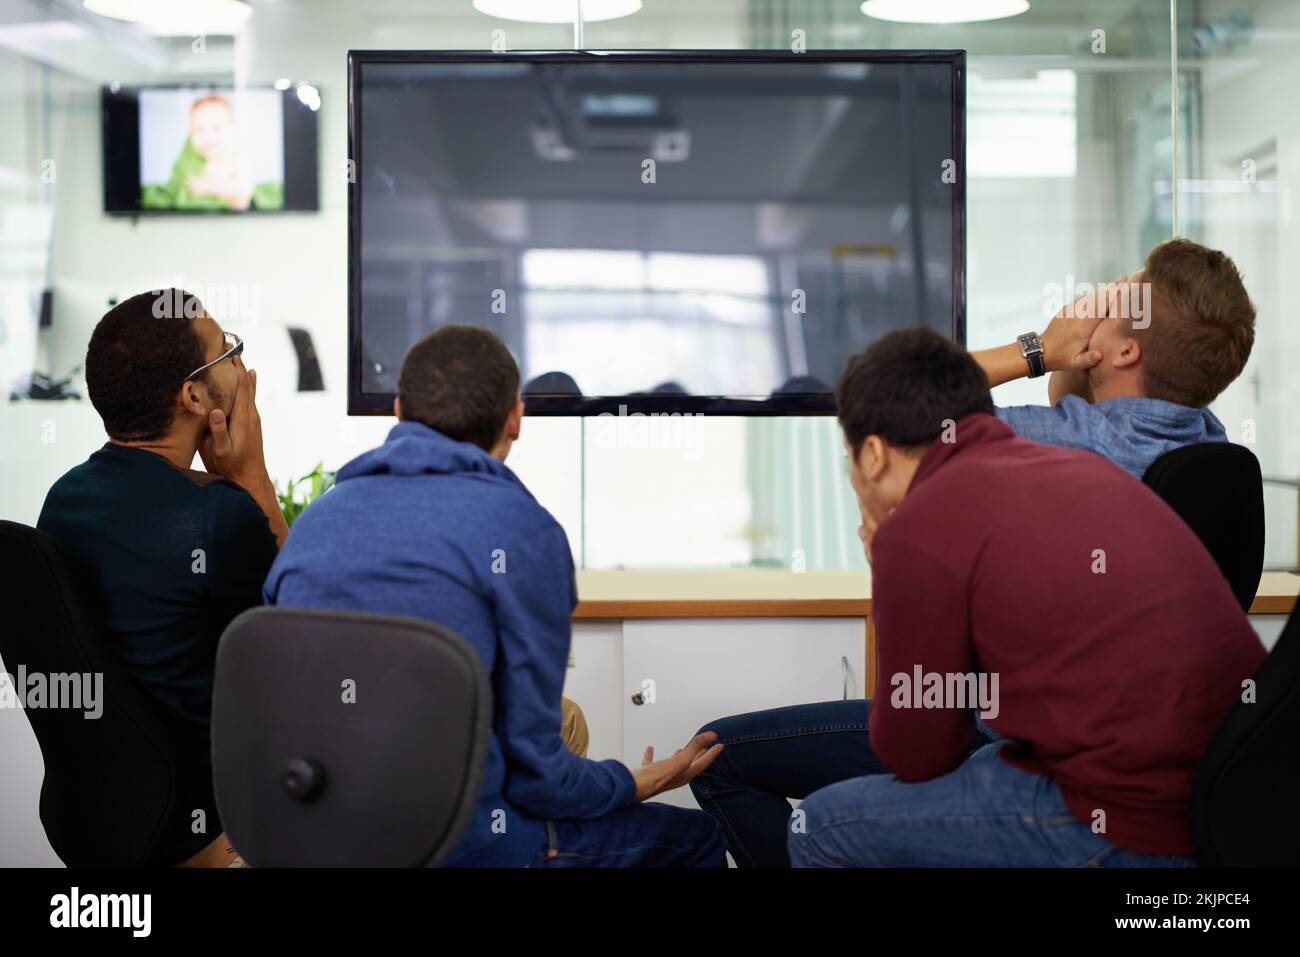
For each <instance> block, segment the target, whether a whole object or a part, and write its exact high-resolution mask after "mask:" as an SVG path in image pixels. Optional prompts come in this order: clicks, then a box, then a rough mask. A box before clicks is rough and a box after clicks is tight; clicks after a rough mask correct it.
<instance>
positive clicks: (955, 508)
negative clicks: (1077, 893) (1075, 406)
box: [788, 329, 1264, 866]
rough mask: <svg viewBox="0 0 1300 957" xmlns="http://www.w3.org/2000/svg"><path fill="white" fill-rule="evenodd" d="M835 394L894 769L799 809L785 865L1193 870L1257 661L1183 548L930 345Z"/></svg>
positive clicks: (866, 369) (1100, 466)
mask: <svg viewBox="0 0 1300 957" xmlns="http://www.w3.org/2000/svg"><path fill="white" fill-rule="evenodd" d="M837 400H838V405H839V419H840V424H841V426H842V428H843V430H844V439H845V446H846V448H847V450H848V453H849V458H850V468H849V471H850V478H851V481H852V483H853V487H854V490H855V491H856V492H857V495H858V500H859V503H860V506H861V513H862V522H863V525H862V528H861V530H860V534H861V536H862V539H863V543H864V546H865V548H866V551H867V558H868V561H870V562H871V565H872V570H873V600H874V608H875V614H876V622H877V635H878V655H879V670H878V673H879V675H880V678H879V679H878V680H879V687H878V689H877V695H876V697H875V699H874V700H873V701H872V704H871V715H870V724H871V743H872V746H873V748H874V750H875V752H876V755H877V757H878V758H879V759H880V761H881V762H882V763H883V765H884V766H885V768H887V769H888V770H889V771H891V772H893V773H892V774H868V775H864V776H859V777H855V778H850V779H847V780H843V781H840V782H839V783H836V784H832V785H830V786H828V787H824V788H822V789H820V790H818V791H815V792H814V793H812V794H811V795H809V796H808V798H807V800H806V801H805V802H804V804H803V806H802V807H801V808H800V810H799V811H796V812H795V815H794V817H795V820H794V822H793V825H792V827H791V829H790V836H789V842H788V847H789V853H790V858H791V861H792V862H793V863H794V864H795V865H796V866H1082V865H1088V864H1103V863H1104V864H1105V865H1106V866H1124V865H1128V866H1170V865H1172V866H1179V865H1190V864H1191V863H1193V861H1192V855H1193V854H1194V850H1195V849H1194V846H1193V843H1192V835H1191V829H1190V824H1189V820H1188V802H1189V797H1190V794H1191V788H1192V781H1193V778H1194V776H1195V773H1196V768H1197V765H1198V763H1199V761H1200V758H1201V755H1202V754H1203V753H1204V751H1205V748H1206V746H1207V744H1208V743H1209V740H1210V738H1211V736H1212V735H1213V734H1214V732H1215V730H1216V728H1217V727H1218V725H1219V723H1220V722H1221V721H1222V720H1223V718H1224V717H1225V716H1226V714H1227V713H1228V710H1229V709H1230V708H1231V707H1232V705H1233V704H1234V703H1235V701H1236V700H1237V699H1238V697H1239V696H1240V695H1241V694H1242V693H1243V683H1244V682H1245V681H1246V679H1248V678H1250V677H1251V676H1252V675H1253V674H1254V672H1255V670H1256V669H1257V668H1258V667H1259V665H1260V663H1261V662H1262V661H1263V659H1264V648H1263V646H1262V645H1261V643H1260V641H1259V639H1258V638H1257V637H1256V635H1255V633H1254V631H1253V630H1252V629H1251V627H1250V625H1249V623H1248V622H1247V620H1246V618H1245V616H1244V615H1243V614H1242V611H1241V609H1240V607H1239V606H1238V605H1237V603H1236V601H1235V599H1234V598H1233V596H1232V592H1231V590H1230V589H1229V587H1228V585H1227V583H1226V582H1225V580H1224V578H1223V576H1222V574H1220V572H1219V570H1218V568H1217V566H1216V565H1215V563H1214V560H1213V559H1212V558H1211V557H1210V556H1209V554H1207V553H1206V551H1205V549H1204V548H1203V547H1202V545H1201V544H1200V542H1199V541H1198V540H1197V538H1196V536H1195V534H1194V533H1193V532H1192V531H1191V530H1190V529H1189V528H1188V527H1187V526H1186V525H1185V524H1184V523H1183V521H1182V520H1181V519H1180V518H1179V517H1178V516H1177V515H1176V514H1174V512H1173V511H1171V510H1170V509H1169V508H1168V506H1166V505H1165V504H1164V502H1162V501H1161V500H1160V498H1159V497H1158V496H1156V494H1155V493H1154V492H1152V491H1151V490H1150V489H1149V488H1147V487H1146V486H1144V485H1143V484H1142V483H1141V482H1138V481H1137V480H1135V479H1134V478H1132V477H1131V476H1129V475H1126V474H1125V473H1124V472H1123V471H1122V470H1121V469H1119V468H1118V467H1116V466H1115V465H1113V464H1111V463H1110V462H1107V461H1106V460H1104V459H1102V458H1100V457H1099V456H1096V455H1092V454H1089V453H1086V452H1078V451H1073V450H1068V449H1062V448H1054V447H1050V446H1044V445H1039V444H1036V443H1033V442H1030V441H1027V440H1025V439H1021V438H1018V437H1016V435H1015V434H1014V433H1013V432H1012V431H1011V429H1010V428H1008V427H1007V426H1006V425H1004V424H1003V423H1001V422H1000V421H998V419H997V418H996V417H995V416H994V415H993V405H992V400H991V398H990V396H989V391H988V383H987V379H986V378H985V375H984V373H983V372H982V371H981V369H980V367H979V366H978V365H977V364H976V363H975V361H974V360H973V359H972V358H971V357H970V356H969V355H968V354H967V353H966V352H965V351H964V350H963V349H961V348H960V347H958V346H956V345H955V344H953V343H952V342H950V341H948V340H947V339H945V338H943V337H942V336H940V335H938V334H937V333H934V332H932V331H929V330H924V329H914V330H907V331H903V332H897V333H893V334H891V335H889V336H886V337H885V338H883V339H881V340H880V341H879V342H878V343H877V344H876V345H874V346H873V347H872V348H870V349H868V350H867V351H866V352H865V353H863V354H862V355H860V356H856V357H854V359H852V360H851V361H850V363H849V366H848V369H847V370H846V372H845V374H844V377H843V378H842V380H841V382H840V385H839V388H838V393H837ZM977 714H978V717H979V718H980V719H982V723H983V727H984V729H985V730H986V731H987V730H989V729H991V732H992V735H991V737H993V738H995V740H993V741H992V742H991V743H988V744H985V745H983V746H982V747H979V748H977V749H976V750H975V751H974V752H971V742H972V738H973V736H974V735H975V734H976V717H977Z"/></svg>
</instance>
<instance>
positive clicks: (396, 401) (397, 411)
mask: <svg viewBox="0 0 1300 957" xmlns="http://www.w3.org/2000/svg"><path fill="white" fill-rule="evenodd" d="M393 416H394V418H396V419H397V421H399V422H400V421H402V400H401V398H399V397H398V396H393Z"/></svg>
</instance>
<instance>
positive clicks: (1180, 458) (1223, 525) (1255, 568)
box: [1142, 442, 1264, 610]
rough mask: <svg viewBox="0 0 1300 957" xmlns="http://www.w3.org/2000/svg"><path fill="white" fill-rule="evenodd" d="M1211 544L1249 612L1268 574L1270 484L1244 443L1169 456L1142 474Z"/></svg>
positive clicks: (1216, 444)
mask: <svg viewBox="0 0 1300 957" xmlns="http://www.w3.org/2000/svg"><path fill="white" fill-rule="evenodd" d="M1142 481H1144V482H1146V484H1147V485H1149V486H1150V487H1151V488H1152V489H1153V490H1154V491H1155V493H1156V494H1157V495H1159V496H1160V497H1161V498H1162V499H1164V500H1165V502H1166V503H1168V505H1169V507H1170V508H1172V509H1173V510H1174V511H1175V512H1177V513H1178V514H1179V515H1180V516H1181V517H1182V519H1183V521H1185V522H1186V523H1187V524H1188V525H1190V526H1191V528H1192V531H1194V532H1195V533H1196V535H1197V537H1198V538H1200V540H1201V541H1202V542H1203V543H1204V544H1205V548H1206V550H1207V551H1208V552H1209V553H1210V554H1211V555H1212V556H1213V557H1214V560H1215V561H1216V562H1218V565H1219V570H1220V571H1222V572H1223V577H1224V578H1226V579H1227V580H1228V584H1229V585H1231V586H1232V593H1233V594H1234V595H1235V596H1236V597H1237V601H1238V602H1239V603H1240V604H1241V607H1242V608H1243V609H1246V610H1249V609H1250V605H1251V603H1252V602H1253V601H1254V600H1255V592H1256V590H1257V589H1258V588H1259V578H1260V575H1261V574H1262V572H1263V570H1264V480H1263V478H1262V477H1261V475H1260V471H1259V460H1258V459H1257V458H1255V454H1254V453H1253V452H1251V451H1250V449H1248V448H1246V447H1245V446H1243V445H1236V444H1234V443H1232V442H1204V443H1199V444H1197V445H1185V446H1183V447H1182V448H1178V449H1174V450H1173V451H1172V452H1166V453H1165V454H1164V455H1162V456H1160V458H1158V459H1156V460H1155V461H1154V462H1153V463H1151V467H1150V468H1148V469H1147V471H1146V474H1145V475H1143V476H1142Z"/></svg>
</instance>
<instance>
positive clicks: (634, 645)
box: [622, 618, 867, 807]
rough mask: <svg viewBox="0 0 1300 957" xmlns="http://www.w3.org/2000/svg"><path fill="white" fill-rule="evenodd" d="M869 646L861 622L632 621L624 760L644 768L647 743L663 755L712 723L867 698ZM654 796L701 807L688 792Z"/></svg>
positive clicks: (627, 628)
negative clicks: (788, 707)
mask: <svg viewBox="0 0 1300 957" xmlns="http://www.w3.org/2000/svg"><path fill="white" fill-rule="evenodd" d="M866 640H867V636H866V622H865V620H864V619H862V618H699V619H643V620H631V621H625V622H624V623H623V712H622V713H623V760H624V762H626V763H627V764H629V765H631V766H634V767H635V766H637V765H639V764H640V763H641V755H642V752H643V751H644V750H645V747H646V745H653V746H654V749H655V755H656V757H666V756H667V755H669V754H672V753H673V752H674V751H676V750H677V749H678V748H680V747H681V746H682V745H684V744H685V743H686V742H687V741H689V740H690V738H691V736H692V735H693V734H695V732H696V731H698V730H699V729H700V727H701V726H702V725H704V724H707V723H708V722H709V721H712V720H714V719H715V718H721V717H725V716H727V715H731V714H740V713H743V712H746V711H759V710H762V709H764V708H779V707H781V706H783V705H791V704H809V703H811V702H815V701H831V700H836V699H840V698H844V697H850V698H861V697H863V696H864V691H863V689H864V687H865V681H866V675H865V664H864V662H865V660H866ZM846 689H847V694H846ZM638 691H640V692H641V698H642V701H643V703H642V704H639V705H638V704H635V703H633V700H632V696H633V694H634V692H638ZM656 800H660V801H663V802H665V803H668V804H676V805H679V806H681V807H696V806H697V805H696V803H695V799H694V797H693V796H692V794H691V791H690V788H679V789H678V790H676V791H670V792H669V793H667V794H664V795H661V796H660V797H659V798H656Z"/></svg>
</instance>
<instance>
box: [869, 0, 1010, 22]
mask: <svg viewBox="0 0 1300 957" xmlns="http://www.w3.org/2000/svg"><path fill="white" fill-rule="evenodd" d="M1028 9H1029V0H866V2H865V3H863V4H862V12H863V13H865V14H866V15H867V16H869V17H875V18H876V19H877V20H890V21H893V22H895V23H974V22H976V21H977V20H1001V19H1002V18H1003V17H1014V16H1018V15H1019V14H1022V13H1024V12H1025V11H1026V10H1028Z"/></svg>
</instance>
